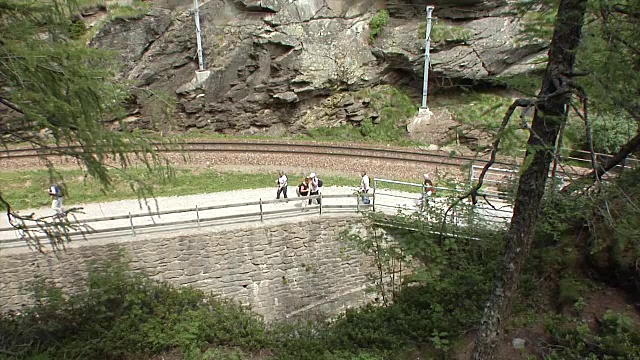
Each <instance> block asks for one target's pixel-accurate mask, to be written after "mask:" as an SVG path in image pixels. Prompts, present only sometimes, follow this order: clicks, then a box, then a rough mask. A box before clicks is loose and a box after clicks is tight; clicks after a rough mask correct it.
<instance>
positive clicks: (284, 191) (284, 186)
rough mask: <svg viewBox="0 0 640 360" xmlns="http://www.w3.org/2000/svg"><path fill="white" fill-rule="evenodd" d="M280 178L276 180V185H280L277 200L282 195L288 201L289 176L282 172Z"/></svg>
mask: <svg viewBox="0 0 640 360" xmlns="http://www.w3.org/2000/svg"><path fill="white" fill-rule="evenodd" d="M279 175H280V176H279V177H278V180H276V183H278V191H277V192H276V199H280V194H282V195H284V198H285V199H287V186H288V185H289V184H288V179H287V175H285V173H284V171H282V170H281V171H280V173H279Z"/></svg>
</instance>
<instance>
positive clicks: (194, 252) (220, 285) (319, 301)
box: [0, 219, 374, 320]
mask: <svg viewBox="0 0 640 360" xmlns="http://www.w3.org/2000/svg"><path fill="white" fill-rule="evenodd" d="M345 228H351V229H357V225H356V222H355V221H347V220H336V219H318V220H313V221H310V222H304V223H302V224H286V225H278V226H271V227H267V226H265V227H261V228H254V229H245V230H239V231H224V232H209V233H206V232H203V231H198V232H197V233H194V234H191V235H182V236H176V237H175V238H160V237H158V238H154V239H150V240H149V239H147V240H140V241H132V242H120V243H109V244H96V245H85V246H78V247H74V248H70V249H67V250H66V251H65V252H62V253H60V254H59V256H58V257H56V256H54V255H43V254H39V253H21V254H13V255H8V254H2V252H0V274H1V276H2V278H1V279H0V310H3V311H7V310H10V309H16V308H19V307H20V306H21V305H22V304H28V303H29V301H30V300H29V299H30V297H29V295H28V291H27V290H26V288H27V287H28V283H29V281H32V280H33V279H34V278H35V277H36V276H45V277H47V278H49V279H51V280H53V281H54V282H56V283H57V284H59V285H60V286H62V287H63V288H65V289H68V290H74V289H78V287H80V286H83V283H84V280H85V279H86V276H87V266H88V265H89V264H90V263H91V262H92V261H96V260H103V259H115V258H117V257H118V253H119V251H121V249H124V250H125V251H126V256H127V257H128V258H130V259H131V266H132V268H133V269H135V270H143V271H145V272H147V273H148V274H150V275H151V276H152V277H153V278H155V279H160V280H167V281H169V282H171V283H173V284H176V285H181V286H192V287H194V288H198V289H202V290H205V291H213V292H214V293H217V294H220V295H221V296H223V297H226V298H231V299H235V300H238V301H240V302H242V303H243V304H247V305H250V306H251V308H252V309H253V310H254V311H256V312H257V313H259V314H262V315H263V316H264V317H265V319H266V320H272V319H277V318H285V317H290V316H296V315H301V314H305V313H308V312H314V313H317V312H322V313H325V314H327V315H334V314H336V313H338V312H340V311H343V310H344V309H345V308H346V307H350V306H356V305H359V304H361V303H362V301H364V300H365V295H364V293H365V291H364V289H365V288H366V287H368V286H369V285H370V284H371V282H370V280H368V279H369V277H368V275H369V274H370V273H371V272H372V271H373V270H374V268H373V263H372V261H371V259H369V258H367V257H365V256H364V255H363V254H362V253H360V252H359V251H357V250H354V249H352V248H351V247H349V246H348V245H347V244H345V243H344V242H342V241H340V239H339V233H340V232H341V231H342V230H343V229H345Z"/></svg>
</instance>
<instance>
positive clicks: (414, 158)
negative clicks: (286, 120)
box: [0, 141, 516, 168]
mask: <svg viewBox="0 0 640 360" xmlns="http://www.w3.org/2000/svg"><path fill="white" fill-rule="evenodd" d="M181 145H182V149H179V148H178V147H176V146H172V147H165V146H161V145H159V144H156V148H157V150H158V151H159V152H166V153H175V152H181V151H182V152H185V153H186V154H189V153H248V152H251V153H259V154H300V155H306V156H336V157H356V158H359V159H375V160H384V161H403V162H415V163H423V164H424V163H427V164H434V165H444V166H452V167H453V166H455V167H458V168H459V167H460V166H461V165H468V164H471V163H474V164H476V165H477V164H485V163H486V162H487V160H485V159H482V158H474V157H468V156H455V155H451V154H445V153H443V152H437V151H427V150H420V149H397V148H385V147H373V146H346V145H328V144H313V143H289V142H259V141H251V142H247V141H224V142H187V143H183V144H181ZM79 150H81V148H80V147H78V146H76V147H72V146H63V147H57V148H53V149H50V150H47V149H44V150H36V149H5V150H2V151H0V161H2V159H21V158H36V157H39V156H64V154H65V153H67V152H71V151H79ZM495 164H496V166H503V167H510V168H511V167H513V166H514V165H516V164H515V163H509V162H503V161H496V162H495Z"/></svg>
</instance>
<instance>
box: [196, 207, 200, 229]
mask: <svg viewBox="0 0 640 360" xmlns="http://www.w3.org/2000/svg"><path fill="white" fill-rule="evenodd" d="M196 218H197V219H198V227H200V212H199V211H198V205H196Z"/></svg>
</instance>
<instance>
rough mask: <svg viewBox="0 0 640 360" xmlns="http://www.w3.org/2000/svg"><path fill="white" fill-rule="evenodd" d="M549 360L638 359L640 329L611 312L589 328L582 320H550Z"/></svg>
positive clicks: (564, 317)
mask: <svg viewBox="0 0 640 360" xmlns="http://www.w3.org/2000/svg"><path fill="white" fill-rule="evenodd" d="M546 328H547V331H548V332H549V333H550V335H551V342H550V344H549V346H548V348H547V350H548V351H549V353H548V354H549V355H548V356H546V357H545V358H546V359H549V360H560V359H562V360H574V359H575V360H578V359H580V360H583V359H589V360H596V359H612V360H613V359H617V360H627V359H628V360H631V359H638V358H640V326H638V324H635V323H634V322H633V321H632V320H631V318H629V317H628V316H626V315H623V314H619V313H615V312H613V311H611V310H607V312H606V313H605V314H604V315H603V316H602V318H600V319H598V321H597V326H596V327H595V329H594V327H593V326H591V325H590V324H589V323H588V322H586V321H585V320H582V319H576V318H571V317H567V316H560V315H556V316H552V317H551V318H550V319H549V320H548V321H547V326H546Z"/></svg>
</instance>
